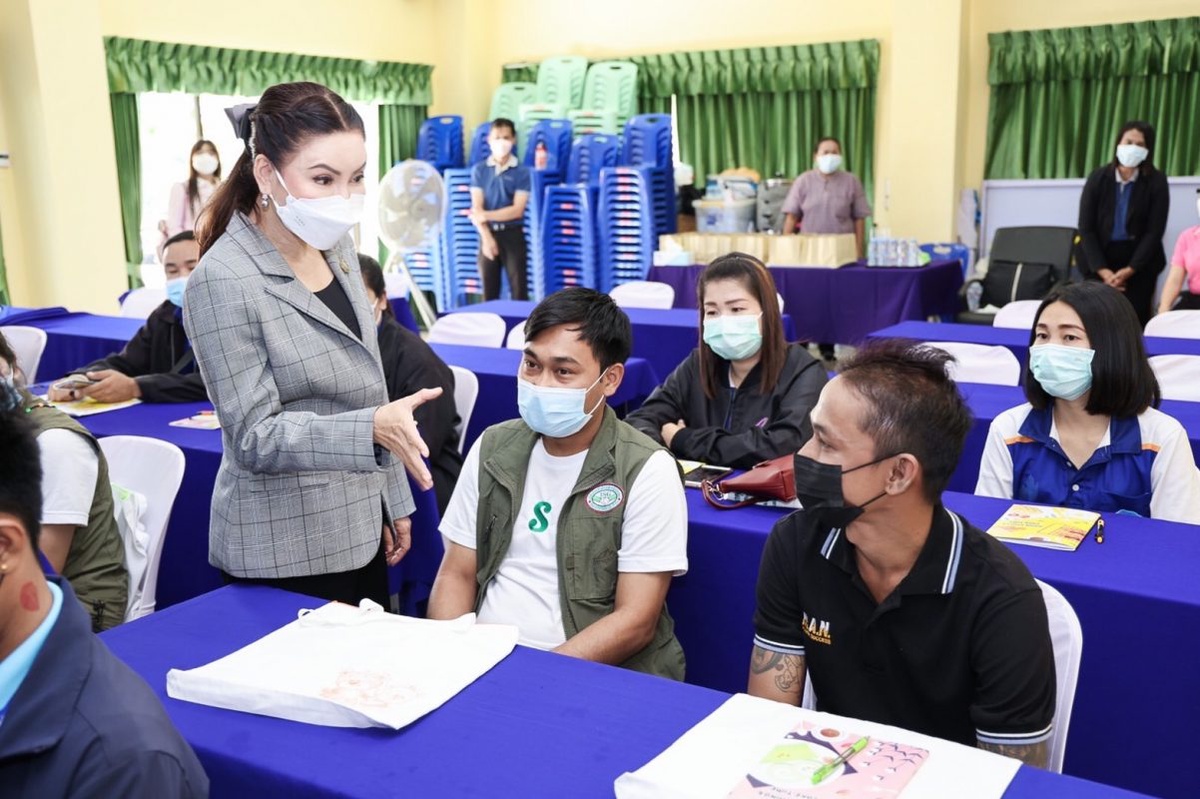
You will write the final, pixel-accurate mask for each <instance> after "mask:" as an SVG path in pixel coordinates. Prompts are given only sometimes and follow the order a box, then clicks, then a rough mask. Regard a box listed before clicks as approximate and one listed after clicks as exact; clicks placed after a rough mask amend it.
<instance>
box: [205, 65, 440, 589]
mask: <svg viewBox="0 0 1200 799" xmlns="http://www.w3.org/2000/svg"><path fill="white" fill-rule="evenodd" d="M244 110H245V109H243V111H244ZM231 116H232V118H234V121H235V127H236V128H237V129H238V132H239V134H240V135H241V136H242V137H243V139H244V140H245V141H246V143H247V151H246V152H244V153H243V154H242V156H241V158H239V159H238V163H237V165H235V166H234V169H233V173H232V174H231V175H230V179H229V180H228V181H227V182H226V183H225V184H224V185H223V186H222V188H221V189H219V190H218V193H217V194H216V195H215V196H214V198H213V200H212V202H211V204H210V205H209V207H208V209H207V210H206V212H205V215H204V216H203V217H202V218H201V221H200V231H199V234H200V235H199V238H200V241H201V248H202V252H203V257H202V258H201V261H200V265H199V267H198V268H197V269H196V271H195V272H194V273H193V274H192V276H191V277H190V278H189V281H188V286H187V291H186V295H185V303H184V325H185V327H186V328H187V332H188V337H189V339H190V340H191V342H192V346H193V347H194V348H195V352H196V362H197V364H198V365H199V367H200V372H201V374H202V375H203V377H204V382H205V385H206V386H207V387H208V391H209V396H210V397H211V398H212V400H213V405H214V406H215V407H216V411H217V417H218V418H219V419H220V421H221V431H222V432H221V436H222V443H223V449H224V451H223V454H222V458H221V468H220V470H219V472H218V473H217V480H216V486H215V488H214V490H213V499H212V516H211V520H210V527H209V561H210V562H211V563H212V564H213V565H214V566H216V567H217V568H219V569H221V570H222V572H224V573H225V574H226V576H227V578H228V579H231V580H235V581H239V580H249V581H258V582H270V583H272V584H275V585H278V586H280V587H284V588H288V589H290V590H296V591H300V592H303V593H308V594H312V595H316V596H322V597H325V598H328V599H338V600H342V601H347V602H353V603H357V602H358V600H359V599H361V598H362V597H364V596H368V597H370V598H372V599H375V600H376V601H380V602H381V603H386V601H387V571H386V565H385V562H391V563H395V562H396V561H398V560H399V559H400V557H401V556H402V555H403V554H404V552H405V550H407V548H408V545H409V541H410V536H409V527H408V519H407V518H406V517H407V516H409V515H410V514H411V513H412V511H413V508H414V505H413V499H412V495H411V493H410V491H409V488H408V483H407V480H406V479H405V474H404V470H405V466H406V465H407V466H408V467H409V470H410V471H411V472H412V473H413V476H414V478H416V480H417V482H418V483H419V484H420V485H421V486H422V487H428V486H429V485H431V484H432V481H431V479H430V476H429V472H428V470H427V469H426V467H425V466H424V463H423V462H422V460H421V456H422V455H428V451H427V450H426V449H425V447H424V445H423V444H422V442H421V439H420V436H419V435H417V432H416V424H415V422H414V421H413V418H412V408H413V407H415V406H416V405H419V404H420V403H421V402H423V401H424V400H425V399H429V398H432V397H435V396H437V395H438V394H439V393H440V389H438V390H433V391H428V390H427V391H424V392H420V393H419V394H416V395H413V396H412V397H408V398H405V399H401V400H397V401H396V402H394V403H390V404H389V403H388V397H387V388H386V384H385V381H384V373H383V368H382V366H381V365H380V360H379V348H378V345H377V343H376V339H375V325H374V319H373V316H372V314H371V310H370V307H369V305H368V302H367V298H366V291H365V289H364V287H363V282H362V277H361V275H360V274H359V267H358V258H357V256H356V254H355V251H354V247H353V242H352V241H351V239H350V237H349V236H348V235H346V233H347V231H348V230H349V228H350V227H351V226H352V225H353V224H354V222H355V221H356V220H355V219H354V217H355V216H356V215H357V214H358V213H360V212H361V197H362V188H361V187H362V182H361V181H362V177H361V176H362V172H363V169H364V168H365V166H366V163H365V162H366V151H365V146H364V141H363V133H362V130H363V128H362V120H361V119H360V118H359V116H358V114H357V113H356V112H355V111H354V109H353V108H352V107H351V106H350V105H349V104H347V103H346V102H345V101H343V100H342V99H341V98H340V97H338V96H337V95H335V94H333V93H332V92H330V91H329V90H328V89H326V88H325V87H323V86H319V85H317V84H312V83H294V84H281V85H279V86H273V87H271V88H270V89H268V90H267V91H266V92H265V93H264V94H263V96H262V99H261V100H260V101H259V103H258V105H257V107H256V108H254V109H252V110H250V111H249V112H247V113H244V114H242V115H240V116H235V115H231ZM298 198H299V199H298ZM381 531H382V535H381Z"/></svg>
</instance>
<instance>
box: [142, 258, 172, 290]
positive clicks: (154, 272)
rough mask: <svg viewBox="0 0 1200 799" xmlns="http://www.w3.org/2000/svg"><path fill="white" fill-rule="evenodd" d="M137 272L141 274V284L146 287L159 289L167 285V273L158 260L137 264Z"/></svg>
mask: <svg viewBox="0 0 1200 799" xmlns="http://www.w3.org/2000/svg"><path fill="white" fill-rule="evenodd" d="M138 274H140V275H141V276H142V285H143V286H145V287H146V288H148V289H161V288H164V287H166V285H167V273H166V272H164V271H163V265H162V264H160V263H159V262H158V261H150V262H149V263H143V264H138Z"/></svg>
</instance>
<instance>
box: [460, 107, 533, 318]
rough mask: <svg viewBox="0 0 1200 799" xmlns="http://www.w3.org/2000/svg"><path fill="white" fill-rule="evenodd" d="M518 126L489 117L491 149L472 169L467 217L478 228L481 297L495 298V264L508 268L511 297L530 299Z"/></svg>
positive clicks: (525, 184)
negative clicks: (526, 265) (490, 122)
mask: <svg viewBox="0 0 1200 799" xmlns="http://www.w3.org/2000/svg"><path fill="white" fill-rule="evenodd" d="M516 143H517V128H516V126H515V125H514V124H513V122H512V120H511V119H504V118H503V117H497V118H496V119H494V120H492V129H491V131H490V132H489V133H488V146H489V147H491V150H492V154H491V156H490V157H488V159H487V160H486V161H484V162H482V163H479V164H476V165H475V168H474V170H472V172H471V222H472V224H474V225H475V228H476V229H477V230H478V231H479V274H480V275H481V276H482V277H483V298H484V299H485V300H496V299H499V298H500V266H501V265H503V266H504V270H505V272H507V273H508V285H509V288H510V289H511V291H512V298H513V299H514V300H526V299H529V292H528V290H527V289H526V274H525V257H526V254H525V203H526V202H528V201H529V169H528V168H527V167H523V166H521V162H520V161H519V160H518V159H517V156H516V154H515V153H514V152H513V150H514V149H515V148H516Z"/></svg>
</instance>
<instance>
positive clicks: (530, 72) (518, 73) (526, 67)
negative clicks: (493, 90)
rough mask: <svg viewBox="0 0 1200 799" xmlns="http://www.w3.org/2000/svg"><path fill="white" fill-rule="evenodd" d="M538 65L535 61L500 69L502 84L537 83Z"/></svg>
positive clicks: (505, 66)
mask: <svg viewBox="0 0 1200 799" xmlns="http://www.w3.org/2000/svg"><path fill="white" fill-rule="evenodd" d="M537 73H538V65H537V62H535V61H521V62H519V63H515V64H505V65H504V66H502V67H500V82H501V83H537Z"/></svg>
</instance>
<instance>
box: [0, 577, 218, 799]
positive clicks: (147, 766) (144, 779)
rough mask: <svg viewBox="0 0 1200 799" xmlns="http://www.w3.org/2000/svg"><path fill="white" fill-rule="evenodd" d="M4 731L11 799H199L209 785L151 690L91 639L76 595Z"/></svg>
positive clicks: (65, 602) (1, 774)
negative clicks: (23, 798)
mask: <svg viewBox="0 0 1200 799" xmlns="http://www.w3.org/2000/svg"><path fill="white" fill-rule="evenodd" d="M50 579H51V580H53V581H54V583H55V584H57V585H58V587H59V589H60V590H61V591H62V594H63V597H62V609H61V610H60V611H59V614H58V619H57V620H56V621H55V622H54V626H53V627H51V628H50V634H49V635H48V636H46V641H45V643H44V644H42V650H41V651H40V652H39V653H38V654H37V657H36V658H35V659H34V661H33V667H32V668H31V669H30V670H29V674H28V675H27V676H26V677H25V680H24V682H22V683H21V687H20V688H18V689H17V693H16V694H15V695H14V696H13V698H12V701H11V702H10V703H9V706H8V715H7V716H6V717H5V719H4V724H2V725H0V794H3V795H4V796H30V797H33V796H39V797H41V796H46V797H50V796H87V797H100V796H146V797H150V796H153V797H162V798H163V799H200V798H201V797H205V796H208V777H207V776H205V774H204V769H203V768H202V767H201V765H200V761H199V760H197V759H196V755H195V753H194V752H193V751H192V748H191V747H190V746H188V744H187V741H185V740H183V738H182V737H181V736H180V735H179V733H178V732H177V731H176V730H175V727H174V726H173V725H172V724H171V720H170V719H169V718H167V712H166V711H165V710H163V706H162V703H161V702H159V699H158V697H157V696H156V695H155V694H154V691H152V690H150V686H148V685H146V683H145V682H144V681H143V680H142V678H141V677H139V676H138V675H136V674H134V673H133V671H132V670H130V668H129V667H128V666H126V665H125V664H124V663H122V662H121V661H119V660H117V658H116V657H115V656H114V655H113V653H112V652H110V651H108V647H106V646H105V645H104V644H103V642H102V641H101V640H100V639H99V638H97V637H96V636H95V635H92V625H91V622H90V621H89V619H88V617H87V614H86V613H84V610H83V606H82V605H80V604H79V600H77V599H76V598H75V593H74V592H73V591H72V590H71V586H70V584H69V583H67V581H66V580H64V579H62V578H50Z"/></svg>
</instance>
